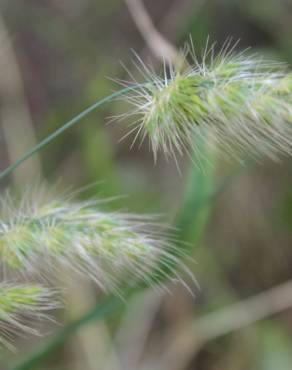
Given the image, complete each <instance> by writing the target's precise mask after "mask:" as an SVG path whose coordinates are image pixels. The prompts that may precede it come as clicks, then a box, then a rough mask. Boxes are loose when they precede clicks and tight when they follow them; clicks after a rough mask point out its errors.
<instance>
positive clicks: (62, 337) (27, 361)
mask: <svg viewBox="0 0 292 370" xmlns="http://www.w3.org/2000/svg"><path fill="white" fill-rule="evenodd" d="M121 304H122V300H120V299H118V298H112V299H109V300H108V301H106V302H103V303H101V304H98V305H96V306H94V307H93V308H92V309H91V310H90V311H88V312H86V314H84V315H83V316H81V317H80V318H79V319H76V320H75V321H73V322H71V323H70V324H68V325H66V326H64V328H63V329H61V330H60V331H59V333H58V334H57V335H55V336H54V337H52V338H51V340H48V341H47V342H45V343H44V344H43V345H42V346H40V347H37V349H36V350H35V351H34V352H32V353H30V354H29V355H28V356H27V357H26V358H24V359H22V360H21V361H20V362H19V363H18V364H16V365H14V366H12V367H11V370H32V369H34V368H35V367H36V366H37V365H39V363H40V362H41V361H42V360H44V359H45V358H47V357H48V356H49V355H50V354H51V352H53V351H54V350H56V349H57V348H59V347H60V346H61V345H62V344H63V343H64V342H65V341H66V339H67V338H68V337H69V336H70V335H72V334H74V333H75V332H76V331H78V329H80V328H81V327H83V326H84V325H86V324H89V323H90V322H92V321H94V320H101V319H103V318H104V317H106V316H108V315H109V314H110V313H112V312H113V311H114V310H116V309H117V308H118V307H120V305H121Z"/></svg>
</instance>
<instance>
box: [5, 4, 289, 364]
mask: <svg viewBox="0 0 292 370" xmlns="http://www.w3.org/2000/svg"><path fill="white" fill-rule="evenodd" d="M144 5H145V7H146V9H147V11H148V12H149V15H150V16H151V18H152V21H153V24H154V25H155V27H156V28H157V29H158V30H159V32H161V34H162V35H163V36H164V37H165V38H166V39H167V40H168V41H169V42H170V43H171V44H172V45H175V46H181V45H182V44H183V43H184V42H185V41H186V40H187V39H188V38H189V35H191V36H192V39H193V42H194V45H195V48H196V49H197V50H198V51H199V52H200V50H201V49H202V48H203V47H204V46H205V44H206V40H207V38H208V37H209V39H210V41H217V43H218V49H219V48H220V45H222V44H223V43H224V41H225V40H226V38H227V37H230V36H231V37H232V38H233V39H234V40H235V41H236V40H238V39H240V42H239V44H238V45H237V47H236V48H237V49H238V50H242V49H244V48H246V47H252V48H253V50H255V51H257V52H259V53H262V54H263V55H266V56H269V57H273V58H274V59H276V60H279V61H283V62H286V63H288V64H291V63H292V26H291V25H292V2H291V0H257V1H255V0H144ZM135 21H136V22H137V19H136V20H134V19H133V15H132V14H131V13H130V12H129V9H128V7H127V4H126V3H125V2H124V1H118V0H25V1H23V0H1V2H0V45H1V48H0V133H1V136H0V143H1V144H0V164H1V168H4V167H5V166H7V165H8V164H9V163H10V162H12V161H13V160H15V159H16V158H17V157H18V156H19V155H20V154H21V153H23V152H24V151H25V149H27V148H29V147H30V146H31V145H33V143H35V142H36V141H38V140H40V139H41V138H43V137H45V136H46V135H47V134H48V133H50V132H52V131H53V130H54V129H56V128H57V127H59V126H60V125H61V124H62V123H64V122H65V121H66V120H68V119H69V118H71V117H72V116H74V115H75V114H77V113H78V112H79V111H81V110H83V109H84V108H85V107H87V106H88V105H90V104H91V103H92V102H94V101H96V100H98V99H99V98H101V97H104V96H106V95H108V94H109V93H110V92H111V91H113V90H116V89H117V88H118V85H117V84H116V83H115V82H114V81H113V79H119V78H125V77H126V72H125V70H124V68H123V67H122V66H121V63H120V61H122V62H123V63H124V64H125V65H127V66H128V67H129V69H130V70H133V68H134V67H133V64H132V59H133V53H132V52H131V49H134V50H135V51H137V52H138V53H139V55H141V56H142V58H143V60H144V61H147V60H151V61H152V63H153V64H154V65H157V66H158V69H159V66H160V65H161V61H160V60H159V58H157V56H155V55H153V52H152V51H151V49H150V48H149V47H148V46H147V43H146V42H145V35H143V34H141V32H140V31H139V29H138V28H137V26H136V22H135ZM124 109H125V106H124V105H123V104H122V103H121V102H113V103H110V104H107V105H106V106H103V108H101V109H99V110H98V111H96V112H94V113H93V114H91V115H90V116H89V117H87V118H86V119H84V120H83V121H82V123H81V124H79V125H78V126H76V127H74V128H73V129H72V130H70V131H69V132H67V133H66V134H64V135H62V137H60V138H58V139H57V140H55V141H54V142H52V143H51V144H50V145H49V146H48V147H46V148H45V149H44V150H43V151H42V152H41V153H40V154H39V155H37V156H35V157H34V158H33V159H31V160H29V161H28V162H27V163H26V164H24V165H23V166H21V167H20V168H19V169H18V170H17V171H16V172H15V173H14V175H13V176H12V177H11V178H10V180H9V181H10V182H9V184H8V183H7V184H5V185H9V186H11V187H14V189H15V191H18V190H19V189H23V188H24V187H26V186H29V187H30V186H32V184H36V183H38V182H46V183H48V184H55V183H56V182H59V183H60V184H61V185H59V186H61V188H72V189H78V188H80V187H82V186H85V185H88V184H93V185H92V186H91V187H90V188H89V189H87V190H86V191H85V192H83V193H82V196H83V197H89V196H100V197H116V196H119V197H118V199H116V200H115V201H114V202H113V203H111V204H109V207H114V208H115V209H117V208H118V209H126V210H129V211H132V212H142V213H148V212H149V213H155V214H162V215H163V217H164V219H165V220H166V221H171V220H172V219H173V217H174V215H175V214H176V212H177V210H178V208H179V206H180V202H181V199H182V189H183V187H184V182H185V173H186V168H187V167H188V166H189V160H188V159H187V158H185V159H183V160H181V169H182V174H179V173H178V171H177V168H176V166H175V164H174V163H172V161H166V160H165V158H164V157H163V155H159V158H158V161H157V163H156V165H154V163H153V155H152V153H151V152H150V151H149V147H148V145H147V143H145V145H142V146H141V148H140V149H139V148H138V145H135V146H134V147H133V148H132V149H131V150H130V145H131V138H128V139H126V140H124V141H122V142H119V138H121V137H122V136H123V135H124V133H125V130H126V127H127V122H126V121H124V122H121V123H116V124H109V125H107V124H106V123H107V121H108V117H110V116H113V115H115V114H118V113H119V112H121V111H123V110H124ZM132 139H133V138H132ZM236 166H238V164H235V163H232V161H230V162H227V161H223V160H222V161H221V162H220V163H219V164H218V171H217V172H218V173H217V180H216V181H217V182H218V184H220V183H222V181H223V182H224V184H225V185H226V186H225V185H224V188H223V189H222V190H223V191H220V193H218V195H217V196H216V197H214V198H213V199H212V212H211V218H210V222H209V223H208V226H207V229H206V231H205V233H204V237H203V238H202V239H201V240H200V243H199V244H198V245H197V247H196V249H195V251H194V256H193V257H194V259H195V260H196V264H191V265H190V266H191V267H190V268H191V269H192V270H193V272H194V274H195V276H196V278H197V280H198V282H199V285H200V289H198V288H197V287H194V286H192V287H191V288H192V290H193V292H194V296H192V295H191V294H190V293H189V292H188V290H187V289H184V288H183V287H182V286H180V285H171V286H170V287H169V288H170V291H171V294H157V293H155V292H152V291H147V292H145V293H141V294H139V295H137V296H134V297H132V298H131V301H129V302H127V305H126V307H125V308H124V310H123V312H122V313H120V314H119V315H118V317H114V318H111V319H110V320H108V321H105V322H102V323H100V322H99V323H94V324H92V325H90V326H89V327H84V328H83V329H82V330H80V331H79V332H78V333H77V334H75V335H74V336H72V337H71V338H70V340H68V341H67V342H66V343H65V344H64V345H63V346H62V347H61V348H60V349H59V350H57V351H55V352H54V353H53V354H52V355H51V357H50V358H49V359H48V360H47V361H46V362H44V364H43V365H42V366H40V367H39V368H40V369H46V370H47V369H52V370H53V369H54V370H61V369H63V370H69V369H70V370H80V369H82V370H98V369H103V370H104V369H107V370H138V369H149V370H155V369H159V370H172V369H173V370H191V369H193V370H241V369H242V370H243V369H250V370H275V369H277V370H289V369H291V368H292V350H291V349H292V310H289V309H287V310H284V311H283V312H276V313H275V314H274V315H269V314H268V317H264V319H263V320H261V318H262V316H265V315H264V314H260V315H259V317H257V313H258V312H261V313H262V312H263V311H264V310H263V309H262V307H260V308H258V307H257V306H256V305H255V306H250V305H249V306H247V308H245V307H246V306H245V303H246V302H250V301H249V297H251V296H254V295H255V296H258V295H259V294H260V293H261V292H264V291H269V289H271V288H272V287H276V286H278V285H280V284H282V283H284V282H286V281H289V280H290V279H292V162H291V159H285V158H282V159H281V161H280V162H279V163H272V162H271V161H267V160H263V161H262V162H261V163H258V164H255V163H253V164H251V165H247V166H245V167H244V168H240V167H238V170H237V167H236ZM234 171H235V172H236V174H237V175H236V176H232V178H230V179H229V180H228V181H227V182H225V181H224V179H226V176H228V174H229V173H231V172H232V173H234ZM3 189H4V185H2V190H3ZM124 196H126V197H124ZM61 273H62V272H60V274H61ZM64 280H66V277H64ZM285 292H286V293H285V294H284V297H282V296H281V295H278V296H276V297H275V299H276V300H277V301H278V300H279V301H281V300H282V299H283V300H284V301H285V299H286V298H287V295H289V294H290V295H291V296H292V290H291V289H290V291H289V290H286V291H285ZM67 295H68V296H67V298H66V299H67V302H68V304H67V307H66V311H62V312H59V313H58V318H57V319H58V321H59V322H60V323H62V322H68V321H70V319H72V318H74V317H76V316H78V315H80V314H82V312H84V311H85V310H86V309H87V308H88V307H90V306H91V305H92V304H93V303H94V302H95V301H96V297H97V296H98V292H96V290H95V288H94V287H92V286H90V285H86V284H85V283H81V282H78V281H76V282H75V283H74V287H72V286H70V284H68V289H67ZM234 302H239V306H236V307H234V306H233V303H234ZM261 302H262V301H261ZM267 302H268V303H266V301H263V302H262V303H261V304H262V305H265V304H267V305H271V300H270V301H267ZM240 304H242V305H240ZM230 307H234V310H233V311H229V308H230ZM258 310H259V311H258ZM219 311H220V315H221V316H220V315H218V316H208V315H211V314H212V313H213V314H214V315H216V312H219ZM268 311H269V309H268ZM271 311H273V310H271ZM246 316H248V317H251V321H252V324H251V325H240V323H241V320H242V318H243V317H246ZM204 319H205V321H204ZM196 323H197V326H198V327H199V328H200V330H199V329H196ZM237 326H239V328H238V327H237ZM190 328H191V330H192V333H191V334H190V333H189V330H188V329H190ZM224 328H225V329H224ZM57 329H58V325H55V324H52V325H48V327H46V328H44V329H43V330H44V331H47V332H54V331H56V330H57ZM196 330H197V331H196ZM218 330H219V333H218ZM220 330H221V331H220ZM42 340H43V339H40V338H33V337H26V338H21V339H17V341H16V346H17V348H18V353H16V354H12V353H10V352H8V353H6V352H5V351H4V352H3V355H2V358H3V365H2V368H3V370H5V369H6V366H7V364H9V363H10V361H12V360H13V359H15V358H16V357H17V356H21V354H22V353H25V352H27V351H29V350H31V349H32V348H34V346H35V345H36V344H38V343H40V342H41V341H42Z"/></svg>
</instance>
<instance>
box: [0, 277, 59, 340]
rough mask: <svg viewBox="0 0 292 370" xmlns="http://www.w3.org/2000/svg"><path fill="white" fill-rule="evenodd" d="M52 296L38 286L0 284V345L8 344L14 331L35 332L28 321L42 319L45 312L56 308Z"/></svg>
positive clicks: (44, 288) (42, 287)
mask: <svg viewBox="0 0 292 370" xmlns="http://www.w3.org/2000/svg"><path fill="white" fill-rule="evenodd" d="M56 307H57V304H56V302H55V301H54V300H53V295H52V292H51V291H50V290H48V289H47V288H46V287H44V286H41V285H38V284H21V285H20V284H15V283H1V284H0V332H1V335H0V343H3V344H9V340H10V337H11V336H12V335H13V334H14V333H15V329H17V330H18V331H21V332H32V333H34V334H36V333H37V332H36V331H35V330H33V329H32V328H31V325H30V323H29V320H30V319H32V318H33V319H35V318H38V319H39V318H44V317H46V312H47V311H48V310H50V309H53V308H56Z"/></svg>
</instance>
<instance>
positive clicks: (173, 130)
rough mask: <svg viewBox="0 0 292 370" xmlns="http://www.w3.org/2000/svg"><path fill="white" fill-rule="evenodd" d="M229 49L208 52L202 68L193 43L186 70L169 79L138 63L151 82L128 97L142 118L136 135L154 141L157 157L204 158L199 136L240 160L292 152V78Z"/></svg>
mask: <svg viewBox="0 0 292 370" xmlns="http://www.w3.org/2000/svg"><path fill="white" fill-rule="evenodd" d="M229 44H230V42H227V44H226V45H225V47H223V49H222V51H221V52H220V53H219V54H218V55H217V56H215V55H214V47H211V48H210V49H209V50H208V49H207V48H206V50H205V52H204V53H203V56H202V57H201V58H200V61H199V59H198V58H197V57H196V54H195V52H194V48H193V46H192V44H190V45H188V46H187V48H186V50H187V51H186V52H185V54H184V58H185V59H184V60H185V62H184V63H182V65H183V67H182V66H180V67H178V68H174V67H173V66H169V67H167V66H165V67H164V75H163V76H159V75H157V74H156V73H155V72H153V69H152V68H150V67H147V66H146V65H145V64H144V63H143V62H142V61H141V60H140V59H139V63H135V64H136V66H137V67H138V68H139V71H140V72H141V73H142V75H143V77H144V78H145V79H146V80H147V81H150V83H149V84H145V85H143V87H142V88H141V89H133V90H131V91H130V92H129V93H128V94H127V95H126V96H125V97H124V99H126V100H127V101H128V102H130V104H131V105H132V106H133V107H134V108H133V109H132V111H130V112H127V113H126V114H125V117H127V118H128V117H130V116H135V117H136V119H135V120H134V122H133V123H132V125H133V128H132V129H131V132H135V131H136V133H137V134H136V137H135V140H136V139H137V137H138V136H139V135H140V136H141V138H142V140H144V139H145V137H146V136H149V138H150V142H151V146H152V149H153V152H154V156H155V158H156V155H157V151H158V149H159V148H161V149H162V150H163V152H164V153H165V154H166V155H167V156H175V153H177V152H178V153H180V154H182V153H183V152H185V151H186V152H189V151H190V149H191V150H193V149H195V151H196V149H197V148H196V146H195V143H196V141H197V138H198V137H199V138H203V140H205V141H207V142H208V144H212V145H213V146H215V147H216V148H218V149H219V150H221V153H225V154H227V157H237V158H238V159H240V158H241V157H242V154H245V155H246V154H247V155H248V154H249V155H251V156H255V157H259V158H260V157H262V156H268V157H270V158H272V159H275V158H277V156H278V155H279V154H285V155H290V154H291V153H292V105H291V102H292V73H291V72H288V71H287V70H286V68H285V66H283V65H282V64H280V63H273V62H268V61H265V60H263V59H261V58H259V57H256V56H249V55H247V52H243V53H240V54H235V53H234V52H233V49H234V48H230V46H229ZM187 59H190V62H191V63H190V64H189V63H188V61H187ZM135 83H137V81H136V80H135ZM197 152H198V151H197ZM197 154H198V155H200V153H199V152H198V153H197Z"/></svg>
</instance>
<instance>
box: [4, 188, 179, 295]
mask: <svg viewBox="0 0 292 370" xmlns="http://www.w3.org/2000/svg"><path fill="white" fill-rule="evenodd" d="M38 198H39V200H37V199H38ZM41 198H42V197H40V196H37V195H36V194H34V195H33V196H32V197H28V196H27V199H26V200H25V201H23V202H22V205H19V204H17V203H15V202H14V201H12V200H11V197H9V195H8V196H6V197H5V198H2V202H1V204H2V215H1V221H0V261H1V264H2V270H3V271H4V273H6V274H7V273H10V272H11V271H14V272H16V273H19V274H22V275H24V276H31V275H33V274H40V275H41V276H44V277H45V278H49V277H50V276H55V275H58V274H55V273H54V272H55V270H56V271H57V270H58V269H60V268H62V269H67V270H68V271H73V272H74V273H78V274H80V275H82V276H84V277H85V278H90V279H92V280H93V281H94V282H95V283H97V284H98V285H99V287H100V288H101V289H103V290H104V291H111V292H115V293H118V294H119V293H121V289H123V288H124V287H126V286H133V285H135V284H137V283H140V282H142V281H144V282H146V283H147V284H148V283H149V284H150V283H153V284H154V283H155V277H154V278H153V276H150V275H151V272H152V271H153V269H154V267H155V266H156V265H157V264H158V263H159V264H160V265H161V266H163V265H169V268H170V271H173V272H174V270H175V267H173V268H172V267H171V266H177V265H178V264H179V258H180V256H179V250H178V249H177V250H176V252H175V253H174V250H175V249H176V248H177V247H175V246H174V244H173V243H172V242H171V241H170V240H169V239H167V238H166V237H165V235H163V232H162V229H161V227H160V226H159V225H156V224H153V222H152V220H151V219H150V218H146V217H141V216H136V215H131V214H126V213H114V212H112V213H111V212H103V211H101V210H100V206H101V205H100V202H99V201H87V202H86V201H85V202H78V201H73V200H72V199H69V197H68V198H59V199H58V198H57V197H54V199H53V200H48V199H47V200H46V199H41ZM32 199H34V201H33V200H32Z"/></svg>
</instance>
